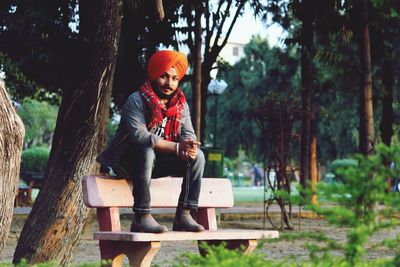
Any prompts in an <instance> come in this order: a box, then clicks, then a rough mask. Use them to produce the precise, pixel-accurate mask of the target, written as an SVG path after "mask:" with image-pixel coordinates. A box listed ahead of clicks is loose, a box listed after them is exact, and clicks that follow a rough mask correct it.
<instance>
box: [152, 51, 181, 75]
mask: <svg viewBox="0 0 400 267" xmlns="http://www.w3.org/2000/svg"><path fill="white" fill-rule="evenodd" d="M171 67H174V68H175V70H176V72H177V73H178V78H179V80H180V79H182V77H183V76H185V74H186V70H187V67H188V61H187V58H186V55H185V54H184V53H181V52H176V51H172V50H163V51H158V52H156V53H154V54H153V55H152V56H151V57H150V59H149V63H148V64H147V75H148V76H149V78H150V81H154V80H155V79H157V78H158V77H160V76H161V75H162V74H163V73H165V72H166V71H168V70H169V69H170V68H171Z"/></svg>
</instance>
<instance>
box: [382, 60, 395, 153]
mask: <svg viewBox="0 0 400 267" xmlns="http://www.w3.org/2000/svg"><path fill="white" fill-rule="evenodd" d="M382 83H383V87H384V93H383V97H382V119H381V124H380V130H381V138H382V142H383V143H385V144H386V145H387V146H390V144H391V142H392V136H393V123H394V111H393V84H394V66H393V61H392V57H391V53H387V54H386V55H385V58H384V61H383V70H382Z"/></svg>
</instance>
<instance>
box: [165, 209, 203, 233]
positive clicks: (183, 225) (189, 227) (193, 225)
mask: <svg viewBox="0 0 400 267" xmlns="http://www.w3.org/2000/svg"><path fill="white" fill-rule="evenodd" d="M172 230H173V231H189V232H202V231H204V227H203V225H200V224H198V223H197V222H196V221H195V220H194V219H193V218H192V215H190V209H183V208H177V209H176V213H175V220H174V226H173V227H172Z"/></svg>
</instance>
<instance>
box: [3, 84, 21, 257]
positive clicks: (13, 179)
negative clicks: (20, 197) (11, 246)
mask: <svg viewBox="0 0 400 267" xmlns="http://www.w3.org/2000/svg"><path fill="white" fill-rule="evenodd" d="M24 135H25V128H24V124H23V123H22V121H21V119H20V118H19V117H18V115H17V113H16V112H15V110H14V107H13V106H12V103H11V101H10V99H9V98H8V95H7V91H6V89H5V87H4V83H3V81H2V80H1V79H0V254H1V252H2V250H3V248H4V247H5V245H6V241H7V237H8V231H9V230H10V225H11V221H12V216H13V205H14V199H15V195H16V192H17V190H18V189H17V185H18V177H19V167H20V163H21V153H22V146H23V143H24Z"/></svg>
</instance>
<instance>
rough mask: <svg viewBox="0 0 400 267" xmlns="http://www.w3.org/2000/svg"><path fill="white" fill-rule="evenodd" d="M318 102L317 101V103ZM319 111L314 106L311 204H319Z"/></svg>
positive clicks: (312, 120) (312, 117)
mask: <svg viewBox="0 0 400 267" xmlns="http://www.w3.org/2000/svg"><path fill="white" fill-rule="evenodd" d="M315 102H316V101H315ZM316 116H317V109H316V106H315V104H314V107H313V110H312V114H311V123H310V125H311V128H310V135H311V137H310V170H311V171H310V181H311V190H312V192H313V194H312V196H311V203H312V204H314V205H315V204H317V203H318V199H317V194H316V193H317V184H318V153H317V141H318V140H317V132H318V121H317V117H316Z"/></svg>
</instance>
